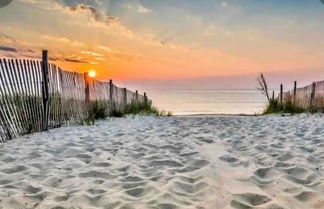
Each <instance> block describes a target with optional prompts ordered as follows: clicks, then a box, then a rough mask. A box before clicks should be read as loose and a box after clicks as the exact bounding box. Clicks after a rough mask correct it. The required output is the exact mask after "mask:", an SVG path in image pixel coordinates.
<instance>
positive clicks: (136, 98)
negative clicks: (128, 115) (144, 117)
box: [135, 90, 139, 104]
mask: <svg viewBox="0 0 324 209" xmlns="http://www.w3.org/2000/svg"><path fill="white" fill-rule="evenodd" d="M135 103H136V104H138V103H139V102H138V90H136V92H135Z"/></svg>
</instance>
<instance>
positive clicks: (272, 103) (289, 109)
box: [257, 73, 307, 115]
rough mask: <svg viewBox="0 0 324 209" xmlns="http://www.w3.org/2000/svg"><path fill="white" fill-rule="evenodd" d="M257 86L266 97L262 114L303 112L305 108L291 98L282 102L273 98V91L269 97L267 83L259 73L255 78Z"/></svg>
mask: <svg viewBox="0 0 324 209" xmlns="http://www.w3.org/2000/svg"><path fill="white" fill-rule="evenodd" d="M257 80H258V83H259V87H258V88H257V89H258V90H259V91H260V93H261V94H263V95H265V97H266V98H267V101H268V104H267V107H266V108H265V110H264V111H263V114H264V115H265V114H276V113H291V114H295V113H303V112H306V111H307V110H306V109H305V108H302V107H299V106H297V105H295V104H294V103H293V102H292V99H291V98H288V99H287V101H286V102H282V104H281V103H280V102H279V101H278V98H275V96H274V92H273V93H272V97H270V93H269V89H268V84H267V81H266V79H265V76H264V75H263V74H262V73H261V74H260V76H259V77H258V78H257Z"/></svg>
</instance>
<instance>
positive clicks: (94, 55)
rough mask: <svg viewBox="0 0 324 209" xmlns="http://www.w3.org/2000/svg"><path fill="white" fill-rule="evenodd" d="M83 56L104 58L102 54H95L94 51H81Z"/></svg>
mask: <svg viewBox="0 0 324 209" xmlns="http://www.w3.org/2000/svg"><path fill="white" fill-rule="evenodd" d="M81 54H85V55H90V56H93V57H103V55H102V54H99V53H97V52H93V51H81Z"/></svg>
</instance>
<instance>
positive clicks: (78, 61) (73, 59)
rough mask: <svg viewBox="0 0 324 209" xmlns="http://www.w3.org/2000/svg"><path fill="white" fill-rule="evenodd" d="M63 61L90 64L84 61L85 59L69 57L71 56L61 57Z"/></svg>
mask: <svg viewBox="0 0 324 209" xmlns="http://www.w3.org/2000/svg"><path fill="white" fill-rule="evenodd" d="M63 59H64V61H66V62H74V63H83V64H90V63H91V62H89V61H86V60H82V59H80V58H77V57H71V58H63Z"/></svg>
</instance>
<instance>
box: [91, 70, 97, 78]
mask: <svg viewBox="0 0 324 209" xmlns="http://www.w3.org/2000/svg"><path fill="white" fill-rule="evenodd" d="M96 75H97V73H96V71H89V77H90V78H94V77H96Z"/></svg>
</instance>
